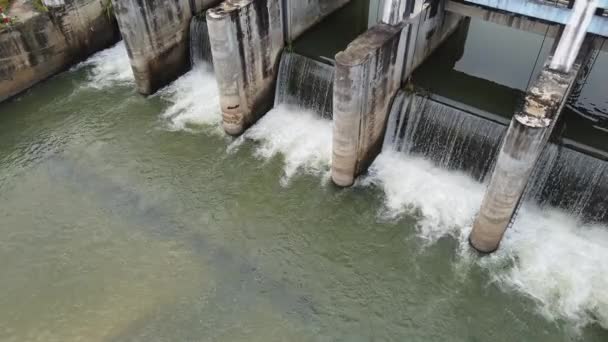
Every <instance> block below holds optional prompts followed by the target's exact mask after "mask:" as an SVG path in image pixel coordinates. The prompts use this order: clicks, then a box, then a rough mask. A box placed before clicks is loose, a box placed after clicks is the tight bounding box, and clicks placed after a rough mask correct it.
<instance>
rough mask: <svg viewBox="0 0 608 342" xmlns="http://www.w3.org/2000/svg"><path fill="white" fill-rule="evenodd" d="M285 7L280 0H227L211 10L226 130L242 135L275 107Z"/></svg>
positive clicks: (212, 31)
mask: <svg viewBox="0 0 608 342" xmlns="http://www.w3.org/2000/svg"><path fill="white" fill-rule="evenodd" d="M281 7H282V6H281V0H227V1H225V2H223V3H221V4H220V5H219V6H217V7H214V8H212V9H210V10H208V11H207V25H208V27H209V37H210V40H211V52H212V54H213V63H214V67H215V73H216V78H217V82H218V88H219V92H220V106H221V108H222V116H223V126H224V130H225V131H226V132H227V133H228V134H231V135H237V134H241V133H242V132H243V131H244V130H245V129H247V127H249V126H250V125H252V124H253V123H254V122H255V121H256V120H257V119H258V118H259V117H260V116H261V115H263V114H265V113H266V112H267V111H268V110H269V109H270V108H272V105H273V97H274V91H275V80H276V74H277V71H278V64H279V56H280V53H281V50H282V48H283V46H284V45H285V39H284V34H283V33H284V32H283V20H282V11H281Z"/></svg>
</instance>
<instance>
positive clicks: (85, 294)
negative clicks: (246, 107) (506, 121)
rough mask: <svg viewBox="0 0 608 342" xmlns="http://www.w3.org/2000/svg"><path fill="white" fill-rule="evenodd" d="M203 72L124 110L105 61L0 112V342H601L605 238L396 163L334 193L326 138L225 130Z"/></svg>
mask: <svg viewBox="0 0 608 342" xmlns="http://www.w3.org/2000/svg"><path fill="white" fill-rule="evenodd" d="M219 119H220V117H219V110H218V107H217V90H216V89H215V82H214V79H213V75H212V74H210V73H209V71H207V69H196V70H193V71H191V72H190V73H188V74H186V75H184V76H183V77H181V78H180V79H178V80H177V81H175V82H174V83H173V84H172V85H170V86H169V87H167V88H165V89H164V90H162V91H161V92H160V93H159V94H158V95H155V96H152V97H149V98H144V97H141V96H139V95H137V94H136V93H135V91H134V87H133V81H132V78H131V76H130V70H129V66H128V57H127V56H126V52H125V51H124V46H123V45H122V44H120V43H119V44H118V45H117V46H115V47H114V48H112V49H109V50H106V51H104V52H101V53H100V54H98V55H96V56H94V57H92V58H91V59H89V60H88V61H87V62H85V63H83V64H81V65H79V66H77V67H75V68H73V69H72V70H70V71H68V72H65V73H63V74H61V75H59V76H56V77H54V78H53V79H51V80H49V81H47V82H44V83H43V84H41V85H39V86H37V87H35V88H33V89H32V90H31V91H29V92H27V93H25V94H23V95H21V96H20V97H18V98H16V99H14V100H12V101H10V102H6V103H3V104H0V236H1V239H0V260H2V264H1V266H0V283H1V284H2V285H3V286H2V291H1V292H0V340H2V341H49V342H51V341H404V340H407V341H445V340H450V341H490V340H491V341H569V340H585V341H606V340H607V339H608V331H607V330H605V329H608V292H607V291H608V277H607V276H606V275H607V274H608V268H607V267H608V265H607V264H606V263H605V261H606V260H607V258H608V230H606V227H601V226H584V225H582V224H580V223H578V222H577V221H576V219H575V218H573V217H570V216H568V215H566V214H565V213H562V212H560V211H557V210H543V211H541V210H540V209H536V208H533V207H528V208H524V210H523V212H522V213H521V214H520V215H519V217H518V220H517V222H516V224H515V225H514V227H513V229H511V230H510V231H509V233H508V234H507V237H506V240H505V242H504V243H503V245H502V247H501V250H500V251H499V252H498V253H497V254H495V255H493V256H490V257H484V258H481V257H479V256H477V255H476V254H475V253H472V252H471V251H470V250H469V248H468V244H467V242H466V236H467V233H468V231H469V229H470V228H469V227H470V224H471V222H472V219H473V217H474V214H475V210H477V208H478V207H479V203H480V200H481V197H482V195H483V185H482V184H480V183H478V182H476V181H474V180H473V179H471V178H469V177H468V176H466V175H465V174H460V173H457V172H453V171H452V172H448V171H446V170H443V169H440V168H438V167H436V166H434V165H433V164H432V163H430V162H428V161H426V160H424V159H420V158H416V157H408V156H406V155H403V154H397V153H393V152H390V151H387V152H385V153H383V154H382V155H381V156H380V157H379V159H378V160H377V161H376V162H375V163H374V165H373V166H372V170H371V172H370V174H369V175H368V176H366V177H364V178H363V179H362V180H361V181H360V182H359V183H358V184H357V185H356V186H355V187H353V188H351V189H337V188H335V187H334V186H332V185H331V183H330V182H329V179H328V170H329V163H330V160H331V158H330V155H331V148H330V146H329V144H330V143H331V121H329V120H326V119H322V118H319V117H317V116H315V115H313V114H311V113H307V112H305V111H294V110H292V109H287V108H283V107H280V106H279V107H278V108H275V109H274V110H273V111H271V112H270V113H269V114H267V115H266V116H265V117H264V118H263V119H262V120H261V121H260V122H259V123H258V124H257V125H256V126H255V127H254V128H253V129H251V130H250V131H248V132H247V133H246V134H245V136H244V137H242V138H239V139H231V138H228V137H226V136H224V135H223V133H222V132H221V128H220V127H219Z"/></svg>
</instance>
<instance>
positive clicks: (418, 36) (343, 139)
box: [332, 0, 462, 186]
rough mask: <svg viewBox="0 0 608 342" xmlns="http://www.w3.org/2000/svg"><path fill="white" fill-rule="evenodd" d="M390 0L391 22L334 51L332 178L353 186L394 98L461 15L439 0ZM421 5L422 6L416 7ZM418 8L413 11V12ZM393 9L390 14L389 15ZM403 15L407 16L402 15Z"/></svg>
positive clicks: (380, 138)
mask: <svg viewBox="0 0 608 342" xmlns="http://www.w3.org/2000/svg"><path fill="white" fill-rule="evenodd" d="M421 3H422V2H421V1H419V0H416V1H393V2H390V1H388V0H387V1H386V2H385V3H384V4H385V5H387V4H389V5H390V4H392V6H389V7H384V8H385V9H386V11H385V12H386V13H388V14H387V16H386V17H387V18H388V19H390V20H388V19H387V21H391V22H400V24H397V25H388V24H384V23H383V24H379V25H377V26H374V27H372V28H371V29H370V30H368V31H367V32H366V33H364V34H363V35H361V36H360V37H358V38H357V39H356V40H355V41H353V42H352V43H351V44H350V45H349V46H348V48H347V49H346V50H345V51H344V52H341V53H339V54H338V55H336V80H335V84H334V134H333V160H332V179H333V181H334V183H336V184H337V185H339V186H350V185H352V184H353V182H354V180H355V178H356V177H357V176H358V175H359V174H361V173H362V172H364V171H365V170H366V169H367V167H368V166H369V165H370V164H371V162H372V161H373V160H374V158H375V157H376V155H377V154H378V153H379V151H380V150H381V147H382V146H381V145H382V141H383V137H384V131H385V127H386V120H387V117H388V111H389V106H390V103H391V101H392V99H393V97H394V95H395V93H396V91H397V90H398V88H399V87H400V85H401V82H402V80H405V79H406V78H407V77H409V75H410V74H411V73H412V72H413V71H414V69H415V68H416V67H418V66H419V65H420V64H421V63H422V62H423V61H424V59H425V58H426V57H428V56H429V55H430V54H431V52H432V51H433V50H434V49H435V48H436V47H437V46H438V45H439V44H440V43H441V42H442V41H443V40H444V39H445V38H446V37H447V36H448V35H449V34H450V33H451V32H453V30H455V29H456V28H457V27H458V23H459V22H460V21H461V19H462V18H461V17H460V16H457V15H448V16H446V14H445V13H444V10H443V7H442V6H443V5H442V3H441V2H436V3H434V4H433V5H431V6H422V5H421ZM418 5H420V6H418ZM410 10H411V11H416V10H418V12H411V13H410V12H409V11H410ZM389 14H390V15H389ZM402 16H405V17H406V19H405V20H399V19H398V18H401V17H402Z"/></svg>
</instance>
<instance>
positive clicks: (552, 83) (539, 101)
mask: <svg viewBox="0 0 608 342" xmlns="http://www.w3.org/2000/svg"><path fill="white" fill-rule="evenodd" d="M575 69H576V70H573V71H572V72H570V73H568V74H562V73H559V72H556V71H553V70H551V69H549V68H548V67H545V68H544V69H543V71H542V72H541V74H540V76H539V78H538V79H537V80H536V82H535V84H534V86H533V87H532V88H531V89H530V90H529V91H528V95H527V96H526V102H525V105H524V108H523V110H522V111H521V112H520V113H518V114H516V115H515V116H514V118H513V120H512V121H511V125H510V126H509V130H508V131H507V134H506V136H505V138H504V140H503V143H502V146H501V149H500V152H499V155H498V159H497V161H496V166H495V168H494V172H493V173H492V178H491V180H490V183H489V185H488V189H487V191H486V194H485V197H484V199H483V202H482V205H481V210H480V211H479V214H478V216H477V219H476V220H475V223H474V225H473V231H472V232H471V235H470V238H469V241H470V242H471V245H472V246H473V247H474V248H475V249H477V250H478V251H480V252H483V253H491V252H494V251H495V250H496V249H498V247H499V245H500V241H501V240H502V237H503V235H504V233H505V231H506V230H507V228H508V226H509V224H510V222H511V220H512V218H513V215H514V214H515V213H516V210H517V208H518V205H519V203H520V201H521V200H522V197H523V194H524V191H525V188H526V185H527V184H528V178H529V177H530V175H531V174H532V171H533V169H534V167H535V165H536V161H537V160H538V157H539V156H540V154H541V152H542V150H543V148H544V147H545V145H546V143H547V141H548V139H549V136H550V134H551V131H552V130H553V127H554V126H555V122H556V121H557V119H558V118H559V115H560V113H561V111H562V109H563V106H564V104H565V103H566V100H567V98H568V95H569V93H570V91H571V89H572V85H573V83H574V80H575V79H576V75H577V70H578V67H576V68H575Z"/></svg>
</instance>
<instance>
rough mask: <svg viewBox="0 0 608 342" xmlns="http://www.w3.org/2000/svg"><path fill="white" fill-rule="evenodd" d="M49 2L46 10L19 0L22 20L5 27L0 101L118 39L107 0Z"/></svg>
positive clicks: (0, 34)
mask: <svg viewBox="0 0 608 342" xmlns="http://www.w3.org/2000/svg"><path fill="white" fill-rule="evenodd" d="M45 1H46V4H47V7H48V12H45V13H40V12H37V11H35V10H34V9H33V8H32V7H31V4H30V3H29V2H25V1H23V0H22V1H17V2H16V4H13V8H11V15H13V16H17V17H18V18H19V21H18V22H17V23H16V24H14V25H12V26H10V27H7V28H4V29H2V30H1V31H0V61H1V63H0V101H3V100H5V99H7V98H9V97H11V96H13V95H16V94H18V93H20V92H22V91H24V90H26V89H28V88H29V87H31V86H32V85H34V84H36V83H38V82H40V81H41V80H44V79H46V78H48V77H49V76H52V75H54V74H56V73H57V72H60V71H62V70H64V69H65V68H66V67H69V66H70V65H72V64H74V63H76V62H78V61H80V60H83V59H84V58H86V57H87V56H89V55H90V54H92V53H94V52H96V51H98V50H101V49H103V48H106V47H108V46H110V45H111V44H113V43H114V42H116V41H117V40H118V30H117V29H116V25H115V22H114V20H113V18H112V17H111V16H108V15H107V13H106V10H105V6H104V3H103V2H102V1H99V0H54V1H48V0H45Z"/></svg>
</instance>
